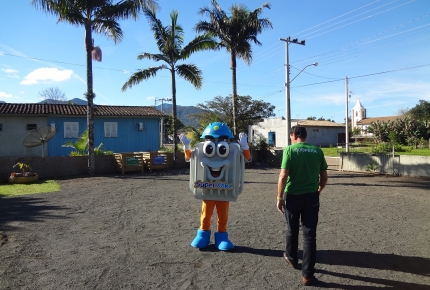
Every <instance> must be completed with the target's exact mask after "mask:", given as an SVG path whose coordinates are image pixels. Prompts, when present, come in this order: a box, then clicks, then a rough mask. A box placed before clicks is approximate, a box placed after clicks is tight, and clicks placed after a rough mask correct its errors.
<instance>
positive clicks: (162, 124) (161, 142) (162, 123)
mask: <svg viewBox="0 0 430 290" xmlns="http://www.w3.org/2000/svg"><path fill="white" fill-rule="evenodd" d="M158 100H159V101H161V108H160V109H161V113H164V112H163V102H171V101H172V99H167V98H162V99H158ZM163 144H164V119H163V118H162V119H161V141H160V147H163Z"/></svg>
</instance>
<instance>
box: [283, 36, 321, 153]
mask: <svg viewBox="0 0 430 290" xmlns="http://www.w3.org/2000/svg"><path fill="white" fill-rule="evenodd" d="M279 40H282V41H285V115H286V116H285V119H286V120H287V125H286V127H287V130H286V135H287V136H286V138H287V140H286V141H287V142H286V144H287V146H288V145H291V139H290V129H291V109H290V83H291V82H292V81H293V80H294V79H295V78H296V77H297V76H298V75H299V74H301V72H302V71H304V70H305V68H307V67H308V66H311V65H313V66H317V65H318V63H317V62H315V63H313V64H309V65H307V66H305V67H304V68H303V69H302V70H301V71H300V72H299V73H298V74H297V75H296V76H295V77H294V78H293V79H292V80H291V81H290V64H289V59H288V45H289V44H290V43H295V44H300V45H305V41H304V40H301V41H298V40H297V38H294V39H290V37H288V38H279Z"/></svg>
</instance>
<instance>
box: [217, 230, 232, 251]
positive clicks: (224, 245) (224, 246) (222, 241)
mask: <svg viewBox="0 0 430 290" xmlns="http://www.w3.org/2000/svg"><path fill="white" fill-rule="evenodd" d="M215 246H216V247H217V248H218V250H221V251H228V250H231V249H233V248H234V245H233V243H232V242H231V241H230V240H229V239H228V233H227V232H223V233H221V232H216V233H215Z"/></svg>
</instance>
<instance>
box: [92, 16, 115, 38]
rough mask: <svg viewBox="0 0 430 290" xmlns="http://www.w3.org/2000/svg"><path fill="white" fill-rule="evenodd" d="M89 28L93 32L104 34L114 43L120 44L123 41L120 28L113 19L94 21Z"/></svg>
mask: <svg viewBox="0 0 430 290" xmlns="http://www.w3.org/2000/svg"><path fill="white" fill-rule="evenodd" d="M91 28H92V30H93V31H94V32H96V33H100V34H104V35H105V36H107V37H108V38H110V39H112V40H113V41H114V42H115V43H118V42H121V41H122V39H123V34H122V30H121V27H120V26H119V23H118V22H117V21H116V20H114V19H95V20H93V22H92V27H91Z"/></svg>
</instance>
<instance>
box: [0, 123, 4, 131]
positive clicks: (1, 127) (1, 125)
mask: <svg viewBox="0 0 430 290" xmlns="http://www.w3.org/2000/svg"><path fill="white" fill-rule="evenodd" d="M1 131H3V124H0V132H1Z"/></svg>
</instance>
